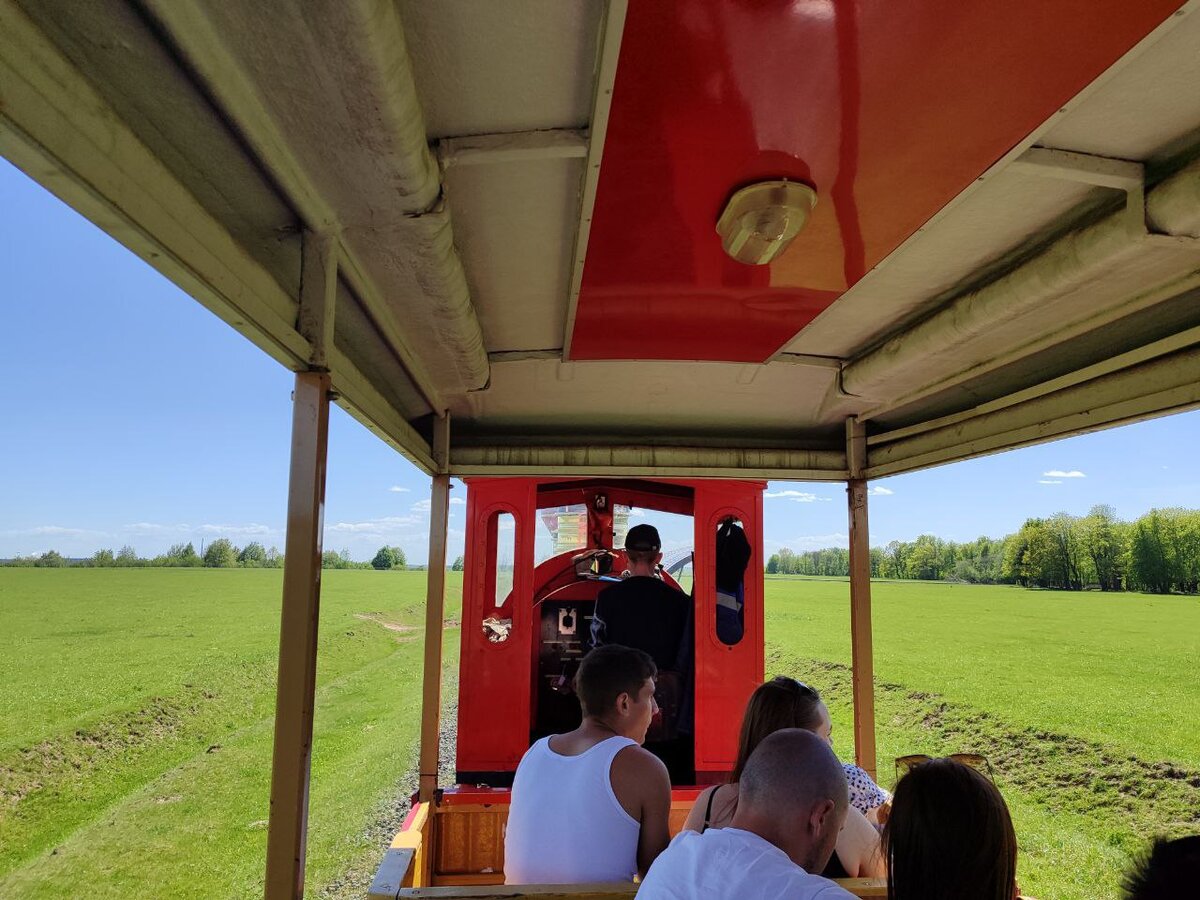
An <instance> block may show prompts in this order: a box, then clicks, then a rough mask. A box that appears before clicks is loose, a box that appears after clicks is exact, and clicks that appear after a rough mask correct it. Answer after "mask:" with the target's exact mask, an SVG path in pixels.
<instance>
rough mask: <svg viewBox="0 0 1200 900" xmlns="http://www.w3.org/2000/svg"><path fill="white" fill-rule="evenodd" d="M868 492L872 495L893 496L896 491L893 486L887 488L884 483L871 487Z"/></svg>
mask: <svg viewBox="0 0 1200 900" xmlns="http://www.w3.org/2000/svg"><path fill="white" fill-rule="evenodd" d="M867 493H868V494H870V495H871V496H872V497H890V496H892V494H894V493H896V492H895V491H893V490H892V489H891V488H885V487H883V486H882V485H879V486H876V487H873V488H871V489H870V490H869V491H867Z"/></svg>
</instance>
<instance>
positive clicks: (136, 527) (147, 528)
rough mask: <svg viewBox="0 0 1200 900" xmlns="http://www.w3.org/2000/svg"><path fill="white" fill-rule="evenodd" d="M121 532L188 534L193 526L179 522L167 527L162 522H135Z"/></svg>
mask: <svg viewBox="0 0 1200 900" xmlns="http://www.w3.org/2000/svg"><path fill="white" fill-rule="evenodd" d="M121 530H122V531H124V532H128V533H130V534H149V535H153V534H164V533H166V534H186V533H188V532H190V531H191V530H192V526H191V525H188V524H187V523H186V522H177V523H175V524H174V525H165V524H163V523H161V522H134V523H133V524H132V525H126V526H125V527H124V528H122V529H121Z"/></svg>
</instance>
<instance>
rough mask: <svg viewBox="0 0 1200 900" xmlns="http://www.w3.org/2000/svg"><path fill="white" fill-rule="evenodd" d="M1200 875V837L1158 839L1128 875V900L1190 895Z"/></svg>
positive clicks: (1126, 886)
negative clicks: (1197, 874)
mask: <svg viewBox="0 0 1200 900" xmlns="http://www.w3.org/2000/svg"><path fill="white" fill-rule="evenodd" d="M1197 872H1200V834H1194V835H1192V836H1191V837H1182V838H1177V839H1176V840H1173V841H1168V840H1167V839H1166V838H1158V839H1157V840H1156V841H1155V842H1154V844H1153V845H1152V846H1151V848H1150V851H1149V852H1148V853H1145V854H1143V855H1142V856H1141V858H1139V859H1138V861H1137V862H1136V863H1135V864H1134V867H1133V869H1132V870H1131V871H1130V872H1129V874H1128V875H1126V876H1125V881H1124V884H1123V885H1122V886H1123V887H1124V889H1125V897H1126V900H1167V898H1175V897H1183V896H1186V894H1187V891H1188V890H1191V889H1193V888H1194V887H1195V882H1196V873H1197Z"/></svg>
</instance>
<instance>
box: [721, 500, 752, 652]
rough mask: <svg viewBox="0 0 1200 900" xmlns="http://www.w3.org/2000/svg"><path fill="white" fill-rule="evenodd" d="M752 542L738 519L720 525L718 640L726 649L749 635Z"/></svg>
mask: <svg viewBox="0 0 1200 900" xmlns="http://www.w3.org/2000/svg"><path fill="white" fill-rule="evenodd" d="M750 556H751V549H750V541H749V540H748V539H747V538H746V530H745V529H744V528H743V527H742V523H741V521H740V520H739V519H738V518H737V517H736V516H726V517H725V518H724V519H722V520H721V521H720V523H718V525H717V531H716V553H715V554H714V560H715V569H716V572H715V576H714V579H713V580H714V583H715V585H716V615H715V616H714V617H713V621H714V624H715V628H716V634H717V640H719V641H720V642H721V643H722V644H725V645H726V646H727V647H733V646H736V645H737V644H739V643H740V642H741V640H742V636H743V635H744V634H745V632H746V608H745V607H746V568H747V566H749V564H750Z"/></svg>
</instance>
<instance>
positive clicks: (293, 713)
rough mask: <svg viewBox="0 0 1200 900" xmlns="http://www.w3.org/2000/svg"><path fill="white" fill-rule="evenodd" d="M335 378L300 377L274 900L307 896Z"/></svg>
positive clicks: (272, 838) (280, 702)
mask: <svg viewBox="0 0 1200 900" xmlns="http://www.w3.org/2000/svg"><path fill="white" fill-rule="evenodd" d="M329 383H330V382H329V374H328V373H326V372H298V373H297V374H296V391H295V398H294V408H293V411H292V466H291V475H290V478H289V482H288V513H287V516H288V518H287V541H286V544H285V548H286V549H285V554H286V555H285V557H284V567H283V614H282V617H281V623H280V631H279V684H278V688H277V693H276V699H275V751H274V758H273V760H272V763H271V812H270V819H269V824H268V826H267V878H266V894H265V896H266V898H267V900H293V898H300V897H303V896H304V853H305V842H306V838H307V831H308V778H309V769H310V765H311V762H312V729H313V696H314V693H315V691H316V679H317V619H318V614H319V610H320V600H321V532H322V522H323V520H324V512H325V465H326V451H327V448H328V443H329V393H330V390H329Z"/></svg>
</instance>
